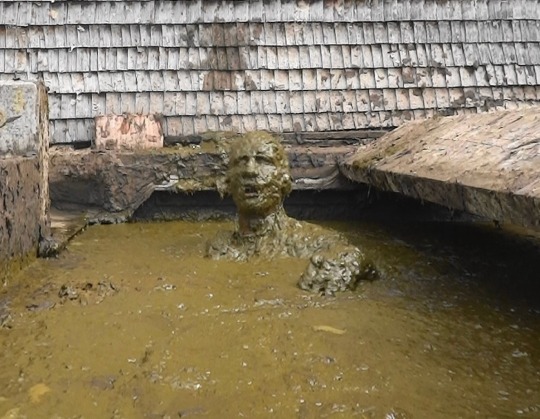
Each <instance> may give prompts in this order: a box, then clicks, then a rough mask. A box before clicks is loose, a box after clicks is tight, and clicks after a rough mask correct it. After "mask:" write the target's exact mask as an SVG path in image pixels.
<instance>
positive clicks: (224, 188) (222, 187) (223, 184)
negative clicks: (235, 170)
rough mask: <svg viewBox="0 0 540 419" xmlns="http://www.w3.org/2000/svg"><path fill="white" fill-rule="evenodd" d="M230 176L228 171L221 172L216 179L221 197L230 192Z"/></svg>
mask: <svg viewBox="0 0 540 419" xmlns="http://www.w3.org/2000/svg"><path fill="white" fill-rule="evenodd" d="M229 184H230V182H229V176H228V174H227V172H225V173H223V174H220V175H219V176H218V178H217V179H216V189H217V191H218V193H219V196H221V198H224V197H225V196H227V195H228V194H229Z"/></svg>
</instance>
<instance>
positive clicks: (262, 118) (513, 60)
mask: <svg viewBox="0 0 540 419" xmlns="http://www.w3.org/2000/svg"><path fill="white" fill-rule="evenodd" d="M38 75H41V76H42V77H43V78H44V80H45V83H46V84H47V85H48V87H49V88H50V119H51V129H52V130H51V133H52V138H53V142H56V143H60V142H62V143H63V142H75V141H87V140H90V139H92V138H93V135H94V133H93V132H94V125H93V117H94V116H96V115H100V114H105V113H122V112H135V113H159V114H162V115H163V116H164V125H165V126H164V128H165V133H166V135H168V136H181V135H190V134H193V133H199V132H203V131H207V130H240V131H244V130H254V129H269V130H273V131H284V132H288V131H329V130H352V129H364V128H375V129H376V128H391V127H395V126H397V125H399V124H400V123H402V122H403V121H406V120H410V119H415V118H423V117H426V116H431V115H434V114H435V113H438V112H441V113H444V114H454V113H467V112H478V111H481V110H485V109H488V108H492V107H503V108H513V107H519V106H523V105H524V104H530V103H534V102H540V0H508V1H501V0H357V1H354V0H296V1H290V0H245V1H241V0H236V1H232V0H224V1H215V0H186V1H159V0H152V1H120V0H117V1H114V0H93V1H92V0H86V1H61V0H57V1H54V2H52V1H39V2H38V1H6V0H0V77H1V78H3V79H12V78H14V77H18V78H21V79H25V78H30V79H34V78H36V77H38Z"/></svg>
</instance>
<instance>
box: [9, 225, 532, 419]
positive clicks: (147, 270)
mask: <svg viewBox="0 0 540 419" xmlns="http://www.w3.org/2000/svg"><path fill="white" fill-rule="evenodd" d="M332 227H333V228H336V229H338V230H341V231H343V232H344V233H345V234H347V235H348V237H349V238H350V240H351V241H352V242H354V243H355V244H357V245H358V246H360V247H362V248H363V249H365V251H366V252H367V253H369V254H370V256H372V258H373V259H374V260H375V261H376V262H377V264H378V266H379V267H380V270H381V278H380V279H378V280H377V281H374V282H369V283H362V284H361V285H360V287H359V288H358V289H357V290H356V291H355V292H350V293H343V294H340V295H338V296H336V297H335V298H325V297H320V296H316V295H312V294H307V293H305V292H303V291H301V290H299V289H297V288H296V287H295V282H296V280H297V278H298V277H299V275H300V273H301V272H302V270H303V269H304V268H305V266H306V261H303V260H294V259H279V260H274V261H271V262H269V261H263V260H255V261H253V262H250V263H233V262H227V261H213V260H207V259H203V257H202V255H203V251H204V243H205V241H206V240H207V239H209V238H210V237H212V236H213V234H214V233H215V232H216V231H217V230H219V229H224V228H231V224H230V223H223V222H209V223H202V224H201V223H197V224H195V223H189V222H171V223H161V224H125V225H114V226H96V227H92V228H90V229H89V230H88V231H86V232H85V233H84V234H82V235H81V236H79V237H77V238H76V239H75V240H73V241H72V242H71V243H70V245H69V247H68V249H67V251H66V252H64V253H63V254H62V255H61V256H60V257H59V258H58V259H54V260H40V261H37V262H36V263H35V264H33V265H32V266H30V267H29V268H27V269H26V270H25V271H24V272H23V273H22V274H21V275H20V277H19V278H18V279H17V280H16V281H15V282H13V283H11V284H9V285H8V286H7V287H5V288H4V290H2V294H0V305H2V304H3V306H6V305H9V308H10V311H9V318H7V317H6V316H4V327H3V328H1V329H0V345H1V346H0V348H1V354H0V418H1V417H6V418H7V417H9V418H17V417H28V418H33V417H57V418H72V417H86V418H98V417H99V418H108V417H110V418H114V417H118V418H123V417H125V418H137V417H141V418H162V417H170V418H174V417H186V416H194V417H196V416H207V417H219V418H225V417H238V416H241V417H242V416H243V417H268V416H273V417H284V418H289V417H299V418H313V417H330V416H332V417H354V416H358V417H373V418H398V417H401V418H426V417H430V418H457V417H464V418H468V417H538V415H539V414H540V413H539V412H540V410H539V409H540V400H539V395H538V388H540V376H539V372H538V371H539V368H538V367H539V361H538V355H539V348H540V346H539V341H540V339H539V328H538V326H539V319H540V314H539V312H538V302H537V301H538V288H537V286H538V284H536V283H535V282H538V272H540V257H539V256H540V252H539V250H538V249H539V247H538V241H537V239H536V238H534V237H533V238H523V237H517V236H511V235H507V234H505V233H503V232H501V231H493V230H490V229H487V228H482V227H477V226H476V227H475V226H465V225H459V224H434V223H424V224H422V223H417V224H404V225H386V226H383V225H377V224H373V223H358V224H355V225H353V227H352V228H351V224H349V225H345V224H333V225H332ZM4 312H5V311H4Z"/></svg>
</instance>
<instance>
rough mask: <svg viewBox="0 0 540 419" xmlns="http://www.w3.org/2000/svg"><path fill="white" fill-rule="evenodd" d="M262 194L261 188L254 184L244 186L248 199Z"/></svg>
mask: <svg viewBox="0 0 540 419" xmlns="http://www.w3.org/2000/svg"><path fill="white" fill-rule="evenodd" d="M260 194H261V192H260V188H259V187H258V186H257V185H254V184H248V185H244V196H245V197H247V198H254V197H257V196H259V195H260Z"/></svg>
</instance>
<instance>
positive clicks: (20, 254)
mask: <svg viewBox="0 0 540 419" xmlns="http://www.w3.org/2000/svg"><path fill="white" fill-rule="evenodd" d="M48 148H49V115H48V102H47V92H46V88H45V86H44V85H43V83H41V82H38V83H34V82H23V81H18V82H16V81H2V82H0V280H1V281H2V282H3V283H6V281H7V280H8V279H9V277H10V276H11V274H12V273H13V272H14V271H15V270H17V269H18V268H20V267H22V266H23V265H24V263H25V262H26V261H28V260H30V259H32V258H34V257H36V256H37V255H38V254H43V255H46V254H48V253H49V252H50V251H51V246H52V245H51V243H52V241H51V240H50V218H49V207H50V200H49V182H48V179H49V172H48V171H49V165H48V160H49V158H48V153H49V151H48ZM52 247H54V246H52Z"/></svg>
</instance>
